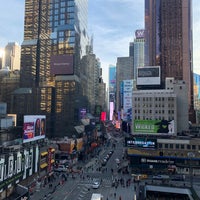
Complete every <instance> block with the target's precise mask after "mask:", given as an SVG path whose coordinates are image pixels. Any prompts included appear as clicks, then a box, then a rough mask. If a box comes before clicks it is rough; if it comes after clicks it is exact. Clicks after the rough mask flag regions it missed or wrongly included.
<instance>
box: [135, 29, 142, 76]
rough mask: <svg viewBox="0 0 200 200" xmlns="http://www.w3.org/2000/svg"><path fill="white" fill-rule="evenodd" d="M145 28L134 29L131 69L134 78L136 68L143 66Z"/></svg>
mask: <svg viewBox="0 0 200 200" xmlns="http://www.w3.org/2000/svg"><path fill="white" fill-rule="evenodd" d="M144 36H145V30H143V29H141V30H136V31H135V39H134V43H133V45H134V53H133V58H134V59H133V64H134V66H133V69H134V72H133V74H134V80H136V77H137V68H138V67H144V44H145V39H144Z"/></svg>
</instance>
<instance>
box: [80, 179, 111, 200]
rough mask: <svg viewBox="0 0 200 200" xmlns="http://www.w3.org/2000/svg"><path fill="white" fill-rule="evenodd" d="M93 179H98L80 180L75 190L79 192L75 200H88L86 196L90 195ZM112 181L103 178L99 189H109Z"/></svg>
mask: <svg viewBox="0 0 200 200" xmlns="http://www.w3.org/2000/svg"><path fill="white" fill-rule="evenodd" d="M94 179H99V178H98V177H92V178H90V179H84V180H80V181H79V184H78V187H77V190H78V191H79V195H78V199H77V200H88V196H90V195H91V191H92V183H93V180H94ZM111 183H112V180H111V179H110V178H103V179H102V181H101V185H100V187H101V188H105V187H111Z"/></svg>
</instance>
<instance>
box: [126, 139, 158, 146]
mask: <svg viewBox="0 0 200 200" xmlns="http://www.w3.org/2000/svg"><path fill="white" fill-rule="evenodd" d="M125 146H126V147H140V148H156V147H157V140H156V139H153V138H140V137H134V138H125Z"/></svg>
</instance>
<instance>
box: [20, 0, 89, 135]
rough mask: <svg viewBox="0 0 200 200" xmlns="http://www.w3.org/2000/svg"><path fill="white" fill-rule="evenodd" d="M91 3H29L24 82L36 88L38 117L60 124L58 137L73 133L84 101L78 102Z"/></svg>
mask: <svg viewBox="0 0 200 200" xmlns="http://www.w3.org/2000/svg"><path fill="white" fill-rule="evenodd" d="M87 3H88V2H87V0H81V1H79V0H68V1H66V0H26V2H25V23H24V41H23V43H22V53H21V81H20V83H21V87H23V88H33V91H34V92H33V93H34V98H36V99H35V101H36V102H38V103H37V105H36V107H35V110H37V114H46V115H47V126H48V122H49V123H51V124H52V122H53V123H54V128H53V132H52V133H51V135H52V136H65V135H67V132H70V131H71V129H70V126H73V124H74V122H76V121H77V120H78V110H79V108H78V107H79V106H81V102H83V101H81V102H78V101H79V100H80V99H81V95H82V88H81V84H80V59H81V57H82V56H83V55H85V52H86V45H87V44H88V36H87ZM29 112H30V111H29ZM48 116H49V117H48ZM48 119H49V120H50V119H51V120H50V121H48ZM54 133H56V135H54Z"/></svg>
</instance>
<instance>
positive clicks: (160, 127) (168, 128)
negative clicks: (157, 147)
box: [133, 120, 174, 134]
mask: <svg viewBox="0 0 200 200" xmlns="http://www.w3.org/2000/svg"><path fill="white" fill-rule="evenodd" d="M133 133H140V134H151V133H152V134H154V133H155V134H156V133H160V134H174V120H172V121H169V120H134V121H133Z"/></svg>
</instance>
